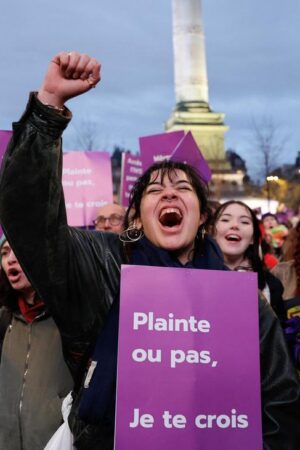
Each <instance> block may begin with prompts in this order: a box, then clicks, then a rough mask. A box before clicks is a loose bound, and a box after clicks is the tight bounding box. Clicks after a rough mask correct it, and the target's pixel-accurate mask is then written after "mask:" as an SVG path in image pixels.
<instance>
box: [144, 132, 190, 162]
mask: <svg viewBox="0 0 300 450" xmlns="http://www.w3.org/2000/svg"><path fill="white" fill-rule="evenodd" d="M183 137H184V131H182V130H179V131H172V132H170V133H161V134H154V135H152V136H144V137H140V138H139V143H140V153H141V158H142V163H143V170H144V171H145V170H147V169H148V167H150V166H151V165H152V164H154V163H156V162H161V161H163V160H164V159H170V156H171V154H172V153H173V151H174V149H175V148H176V147H177V145H178V143H179V142H180V141H181V139H182V138H183Z"/></svg>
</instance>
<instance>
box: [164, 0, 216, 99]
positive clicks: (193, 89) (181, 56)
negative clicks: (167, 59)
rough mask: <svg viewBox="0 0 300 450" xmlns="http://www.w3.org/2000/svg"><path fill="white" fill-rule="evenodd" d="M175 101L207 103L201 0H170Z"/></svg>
mask: <svg viewBox="0 0 300 450" xmlns="http://www.w3.org/2000/svg"><path fill="white" fill-rule="evenodd" d="M172 2H173V4H172V7H173V8H172V11H173V47H174V72H175V96H176V103H177V104H178V103H185V102H204V103H208V81H207V70H206V55H205V42H204V31H203V24H202V10H201V0H172Z"/></svg>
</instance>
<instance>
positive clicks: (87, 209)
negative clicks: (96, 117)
mask: <svg viewBox="0 0 300 450" xmlns="http://www.w3.org/2000/svg"><path fill="white" fill-rule="evenodd" d="M62 183H63V188H64V194H65V201H66V209H67V216H68V224H69V225H72V226H90V225H92V223H93V219H95V217H96V214H97V210H98V208H100V207H101V206H103V205H105V204H106V203H112V201H113V188H112V174H111V161H110V155H109V153H107V152H68V153H64V155H63V181H62Z"/></svg>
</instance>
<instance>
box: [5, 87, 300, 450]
mask: <svg viewBox="0 0 300 450" xmlns="http://www.w3.org/2000/svg"><path fill="white" fill-rule="evenodd" d="M68 121H69V118H68V117H64V116H62V115H59V114H57V112H55V111H53V110H52V109H50V108H47V107H46V106H44V105H42V104H41V103H40V102H39V101H38V100H37V99H36V98H35V97H34V96H31V98H30V101H29V105H28V108H27V110H26V112H25V114H24V115H23V117H22V118H21V120H20V122H19V123H17V124H14V136H13V139H12V141H11V143H10V145H9V148H8V151H7V154H6V157H5V160H4V164H3V168H2V174H1V179H0V191H1V198H0V217H1V221H2V225H3V228H4V231H5V234H6V236H7V238H8V240H9V241H10V243H11V245H12V246H13V249H14V251H15V254H16V256H17V258H18V260H19V261H20V262H21V263H22V266H23V269H24V270H25V272H26V274H27V276H28V277H29V279H30V280H31V282H32V284H33V286H34V287H35V288H36V289H37V291H38V293H39V295H40V296H41V298H43V299H44V301H45V302H46V303H47V304H48V307H49V309H50V310H51V314H52V315H53V317H54V318H55V320H56V322H57V324H58V326H59V328H60V330H61V333H62V338H63V342H64V346H65V350H66V355H67V359H68V362H69V364H70V366H71V367H72V369H73V370H74V371H76V372H77V371H78V364H77V362H76V355H77V356H78V354H79V355H80V356H81V358H80V359H82V355H83V354H84V353H85V352H86V351H87V349H88V348H89V347H90V345H91V343H93V342H94V340H95V336H96V334H97V332H98V330H99V328H101V327H102V325H103V323H104V322H105V318H106V316H107V313H108V310H109V309H110V305H111V303H112V301H113V300H114V299H116V298H117V297H118V294H119V277H120V275H119V271H120V264H121V263H122V261H124V255H123V251H122V247H121V244H120V242H119V241H118V237H117V236H115V235H112V234H109V233H106V234H104V233H101V232H92V231H80V230H76V229H73V228H69V227H68V225H67V222H66V212H65V205H64V198H63V190H62V185H61V170H62V167H61V165H62V164H61V163H62V155H61V139H60V137H61V134H62V132H63V130H64V128H65V127H66V126H67V124H68ZM28 211H30V214H27V212H28ZM216 251H217V250H216ZM259 312H260V355H261V389H262V409H263V411H262V417H263V433H264V449H265V450H277V449H278V450H282V449H284V450H296V449H297V450H298V449H299V448H300V431H299V422H300V387H299V382H298V380H297V377H296V373H295V370H294V368H293V366H292V363H291V361H290V358H289V355H288V352H287V349H286V345H285V341H284V337H283V334H282V330H281V327H280V324H279V322H278V320H277V318H276V317H275V315H274V314H273V312H272V310H271V308H270V307H269V306H268V305H267V304H266V303H265V302H260V306H259ZM101 426H102V425H101V424H99V427H98V430H101ZM87 433H89V430H87ZM100 434H101V431H100ZM101 439H102V441H104V445H105V442H110V439H111V436H108V437H107V439H106V436H104V434H102V437H101ZM92 442H93V446H94V447H89V450H91V449H92V448H99V446H98V445H97V443H96V441H95V440H92ZM80 448H85V447H83V446H82V447H80ZM103 448H105V449H106V448H108V449H110V448H112V447H111V446H110V444H108V445H107V447H103Z"/></svg>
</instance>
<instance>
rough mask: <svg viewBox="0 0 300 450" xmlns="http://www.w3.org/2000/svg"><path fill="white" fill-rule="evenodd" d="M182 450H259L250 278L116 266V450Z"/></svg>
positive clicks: (256, 346) (254, 309) (256, 359)
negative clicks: (118, 282)
mask: <svg viewBox="0 0 300 450" xmlns="http://www.w3.org/2000/svg"><path fill="white" fill-rule="evenodd" d="M154 280H155V282H154ZM241 299H242V301H241ZM185 448H186V449H188V450H199V448H203V449H209V450H211V449H222V450H233V449H243V450H262V432H261V406H260V369H259V331H258V291H257V280H256V274H254V273H246V272H245V273H238V272H225V271H224V272H223V271H213V270H193V269H177V268H161V267H143V266H123V267H122V277H121V305H120V324H119V352H118V381H117V412H116V442H115V450H128V449H130V450H141V449H143V450H153V449H155V450H174V449H185Z"/></svg>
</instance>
